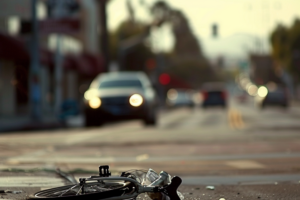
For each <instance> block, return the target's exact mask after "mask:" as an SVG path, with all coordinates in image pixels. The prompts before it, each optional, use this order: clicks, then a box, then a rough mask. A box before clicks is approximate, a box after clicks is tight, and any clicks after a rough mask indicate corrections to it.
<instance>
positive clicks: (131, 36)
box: [110, 19, 153, 71]
mask: <svg viewBox="0 0 300 200" xmlns="http://www.w3.org/2000/svg"><path fill="white" fill-rule="evenodd" d="M148 29H149V26H148V25H147V24H145V23H142V22H139V21H136V20H135V21H132V20H131V19H128V20H125V21H123V22H122V23H121V24H120V25H119V26H118V28H117V29H116V30H115V31H112V32H111V33H110V50H111V52H110V53H111V57H112V59H114V60H119V61H120V52H121V48H122V46H124V43H126V42H127V43H128V41H131V40H135V39H136V38H137V37H140V36H142V35H144V34H146V32H147V31H148ZM123 54H124V55H123V59H124V60H122V62H123V64H124V66H123V67H124V69H125V70H133V71H140V70H144V64H145V61H146V60H147V59H148V58H150V57H152V56H153V53H152V51H151V49H150V47H149V46H147V45H146V42H145V41H144V42H143V41H141V42H138V43H137V44H135V45H132V47H131V48H128V49H126V51H124V52H123Z"/></svg>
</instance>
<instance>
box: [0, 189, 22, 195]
mask: <svg viewBox="0 0 300 200" xmlns="http://www.w3.org/2000/svg"><path fill="white" fill-rule="evenodd" d="M0 193H12V194H20V193H22V191H18V190H17V191H13V190H0Z"/></svg>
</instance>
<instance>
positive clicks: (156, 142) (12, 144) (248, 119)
mask: <svg viewBox="0 0 300 200" xmlns="http://www.w3.org/2000/svg"><path fill="white" fill-rule="evenodd" d="M299 119H300V108H299V107H297V106H292V107H290V108H289V109H288V110H284V109H282V108H266V109H265V110H263V111H260V110H258V109H257V108H255V107H254V106H253V102H251V100H249V101H248V102H246V103H238V102H236V101H234V100H233V101H232V102H231V103H230V106H229V108H228V109H226V110H225V109H222V108H211V109H210V108H208V109H205V110H203V109H201V108H195V109H189V108H178V109H173V110H163V111H161V112H160V114H159V123H158V125H157V126H156V127H145V126H144V125H143V124H142V123H141V122H140V121H138V120H134V121H129V122H118V123H112V124H106V125H104V126H102V127H93V128H84V127H81V125H82V120H81V118H80V117H79V118H74V119H72V120H70V121H69V124H70V125H71V126H72V127H70V128H69V129H61V130H51V131H49V130H48V131H35V132H14V133H11V132H10V133H1V135H0V150H1V151H0V160H1V161H0V169H7V168H14V169H33V168H49V167H50V168H51V167H59V168H61V169H62V170H65V171H72V170H78V169H80V170H94V171H96V170H97V168H98V166H99V165H104V164H109V165H110V166H111V170H112V171H113V172H120V171H124V170H128V169H141V168H142V169H148V168H153V169H154V170H156V171H158V172H159V171H161V170H164V171H167V172H169V173H170V174H172V175H173V174H174V175H175V174H176V175H180V176H183V177H187V179H186V180H190V182H186V183H187V184H188V183H192V184H194V183H195V184H200V183H203V182H201V177H203V176H205V177H207V179H204V180H205V181H206V182H207V183H208V182H211V183H215V184H218V183H220V184H224V183H223V182H227V183H228V184H230V183H232V184H235V183H237V182H247V181H248V182H249V181H250V182H251V181H252V182H263V181H265V182H268V181H272V182H273V181H276V180H277V179H274V176H275V177H277V176H279V178H278V180H279V181H294V182H295V181H297V180H298V177H299V180H300V137H299V136H300V123H299ZM82 173H85V172H84V171H82ZM253 175H257V177H258V178H257V179H251V178H250V177H253ZM265 175H267V176H266V177H267V178H264V177H265ZM226 176H227V177H228V176H231V177H236V176H239V177H246V178H244V179H239V178H237V179H235V178H231V179H226V180H227V181H219V182H213V181H214V180H218V177H220V178H221V179H222V180H224V179H225V177H226ZM191 177H194V178H191ZM247 177H249V178H250V179H249V178H248V179H247ZM272 177H273V178H272ZM291 177H294V178H291ZM188 178H189V179H188ZM195 178H196V179H195ZM197 178H198V179H197ZM209 178H210V179H209ZM219 180H220V179H219ZM0 182H1V181H0ZM203 184H204V183H203ZM0 185H1V184H0Z"/></svg>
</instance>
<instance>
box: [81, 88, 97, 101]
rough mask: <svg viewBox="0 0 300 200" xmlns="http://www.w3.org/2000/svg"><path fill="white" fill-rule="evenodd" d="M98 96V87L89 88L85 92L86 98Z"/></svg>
mask: <svg viewBox="0 0 300 200" xmlns="http://www.w3.org/2000/svg"><path fill="white" fill-rule="evenodd" d="M97 96H98V90H97V89H89V90H88V91H86V92H85V93H84V98H85V99H86V100H91V99H92V98H94V97H97Z"/></svg>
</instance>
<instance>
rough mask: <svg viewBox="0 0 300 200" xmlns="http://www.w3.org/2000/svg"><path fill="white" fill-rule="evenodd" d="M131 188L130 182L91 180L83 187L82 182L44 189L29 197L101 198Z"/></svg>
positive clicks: (119, 193)
mask: <svg viewBox="0 0 300 200" xmlns="http://www.w3.org/2000/svg"><path fill="white" fill-rule="evenodd" d="M131 190H132V188H130V183H129V182H126V183H105V184H103V183H99V182H91V183H86V184H84V187H82V186H81V185H80V184H75V185H67V186H61V187H56V188H51V189H47V190H42V191H39V192H37V193H35V194H34V195H31V196H30V197H29V199H45V200H51V199H53V200H56V199H67V200H68V199H75V200H81V199H90V200H99V199H106V198H110V197H118V196H122V195H124V194H126V193H128V192H130V191H131Z"/></svg>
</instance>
